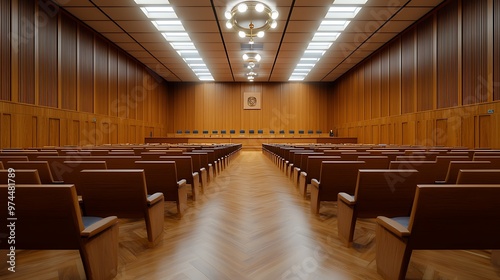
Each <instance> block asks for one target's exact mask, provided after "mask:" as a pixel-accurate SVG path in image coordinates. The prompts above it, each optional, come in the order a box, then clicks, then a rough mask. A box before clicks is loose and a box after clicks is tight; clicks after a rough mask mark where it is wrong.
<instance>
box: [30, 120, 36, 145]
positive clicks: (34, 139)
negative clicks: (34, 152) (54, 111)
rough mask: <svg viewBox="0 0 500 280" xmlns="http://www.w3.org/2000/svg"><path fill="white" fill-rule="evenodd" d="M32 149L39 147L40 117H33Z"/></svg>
mask: <svg viewBox="0 0 500 280" xmlns="http://www.w3.org/2000/svg"><path fill="white" fill-rule="evenodd" d="M30 140H31V147H38V117H35V116H33V117H31V139H30Z"/></svg>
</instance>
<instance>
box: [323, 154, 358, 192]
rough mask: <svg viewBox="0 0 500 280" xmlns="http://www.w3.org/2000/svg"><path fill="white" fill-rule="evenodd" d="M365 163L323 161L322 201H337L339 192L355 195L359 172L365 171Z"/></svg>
mask: <svg viewBox="0 0 500 280" xmlns="http://www.w3.org/2000/svg"><path fill="white" fill-rule="evenodd" d="M364 166H365V162H364V161H347V160H344V161H323V162H322V163H321V175H320V181H319V182H320V200H323V199H326V198H330V199H333V200H337V194H338V193H339V192H345V193H348V194H350V195H352V194H354V190H355V189H356V182H357V179H358V170H359V169H363V168H364Z"/></svg>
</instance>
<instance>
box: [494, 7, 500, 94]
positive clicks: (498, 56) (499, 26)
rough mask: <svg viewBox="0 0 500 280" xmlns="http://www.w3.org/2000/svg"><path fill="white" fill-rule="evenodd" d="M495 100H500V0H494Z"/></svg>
mask: <svg viewBox="0 0 500 280" xmlns="http://www.w3.org/2000/svg"><path fill="white" fill-rule="evenodd" d="M493 100H495V101H496V100H500V0H493Z"/></svg>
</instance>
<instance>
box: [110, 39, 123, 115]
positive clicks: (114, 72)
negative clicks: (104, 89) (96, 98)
mask: <svg viewBox="0 0 500 280" xmlns="http://www.w3.org/2000/svg"><path fill="white" fill-rule="evenodd" d="M118 83H119V77H118V50H117V49H116V47H113V46H111V45H110V46H109V48H108V98H109V100H108V106H109V108H108V112H109V115H110V116H113V117H118V116H119V111H118V108H119V103H120V99H119V96H120V95H119V91H118Z"/></svg>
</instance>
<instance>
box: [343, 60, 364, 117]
mask: <svg viewBox="0 0 500 280" xmlns="http://www.w3.org/2000/svg"><path fill="white" fill-rule="evenodd" d="M364 76H365V80H364V83H365V86H364V88H365V92H364V98H363V103H364V104H363V108H364V111H365V114H364V116H365V117H364V120H369V119H371V118H372V85H371V81H372V68H371V63H366V65H365V67H364ZM338 109H340V108H338Z"/></svg>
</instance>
